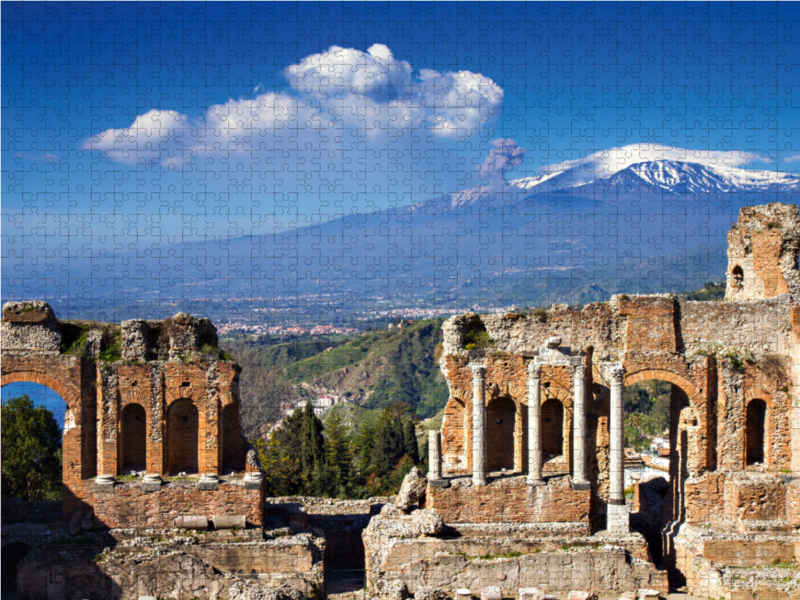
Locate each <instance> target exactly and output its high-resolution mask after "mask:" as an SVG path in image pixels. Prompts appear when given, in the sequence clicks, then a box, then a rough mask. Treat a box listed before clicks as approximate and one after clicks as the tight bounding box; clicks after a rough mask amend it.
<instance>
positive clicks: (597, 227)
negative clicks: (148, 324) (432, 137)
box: [3, 155, 800, 310]
mask: <svg viewBox="0 0 800 600" xmlns="http://www.w3.org/2000/svg"><path fill="white" fill-rule="evenodd" d="M602 158H603V160H602V162H601V160H599V159H596V160H592V157H589V158H588V159H584V160H582V161H576V163H574V164H566V165H565V166H564V167H563V168H557V169H548V170H547V171H545V172H543V173H541V174H539V175H537V176H535V177H525V178H521V179H511V180H507V179H506V178H505V173H506V172H507V171H508V170H510V169H506V168H498V169H494V170H487V171H486V172H482V173H481V178H480V179H481V184H480V185H478V186H474V187H472V188H469V189H465V190H462V191H459V192H457V193H454V194H447V195H443V196H439V197H436V198H431V199H430V200H428V201H426V202H423V203H418V204H414V205H409V206H403V207H397V208H390V209H386V210H381V211H378V212H373V213H370V214H354V215H347V216H344V217H340V218H336V219H332V220H331V221H329V222H325V223H320V224H317V225H311V226H306V227H302V228H299V229H294V230H291V231H285V232H281V233H276V234H273V235H266V236H243V237H238V238H232V239H229V240H225V241H213V242H212V241H206V242H202V241H201V242H196V241H190V242H183V243H180V244H173V245H170V246H164V247H161V248H155V249H152V250H147V251H144V252H138V253H133V252H131V253H128V254H127V255H123V258H121V259H120V258H119V255H118V256H117V258H116V259H113V260H112V259H104V258H102V257H99V258H98V257H95V258H93V259H87V258H77V259H71V261H70V264H69V267H68V269H66V270H65V269H64V265H60V266H59V265H58V264H54V265H52V266H51V268H50V269H49V271H50V273H51V274H52V276H53V279H52V282H51V283H49V284H47V285H48V287H50V288H51V290H50V291H51V293H52V291H53V288H58V287H61V288H62V289H63V288H65V287H66V288H67V289H68V290H69V292H70V293H71V294H73V297H74V294H84V295H92V297H93V298H95V299H108V300H112V299H113V300H114V301H119V302H137V301H140V300H151V299H152V300H154V299H161V300H166V299H180V298H231V297H240V298H243V299H246V298H251V297H254V298H272V297H283V298H286V300H285V301H281V302H284V305H285V303H288V304H289V305H291V304H292V303H293V302H294V303H297V302H299V301H300V300H298V296H306V298H305V299H303V300H302V302H311V303H313V302H314V298H315V297H317V298H319V301H320V302H321V303H323V304H327V305H328V307H329V308H331V309H333V307H335V306H338V307H339V308H340V309H343V310H369V307H371V306H375V305H376V303H378V302H389V303H394V304H395V305H404V304H411V303H413V302H417V301H420V302H424V303H429V304H431V305H434V304H435V305H436V306H454V305H457V306H458V307H460V308H467V307H469V306H472V305H473V304H476V303H478V304H480V305H482V306H488V305H491V304H494V305H498V306H499V305H509V304H514V303H516V304H520V305H525V304H527V305H536V304H538V305H541V304H550V303H552V302H567V303H576V302H584V301H588V300H597V299H603V298H606V297H608V295H610V294H611V293H614V292H617V291H622V290H624V291H629V292H642V291H651V292H656V291H667V290H675V291H680V290H688V289H695V288H699V287H702V285H703V283H704V282H705V281H708V280H718V279H720V278H721V277H722V276H723V274H724V270H725V264H726V258H725V243H726V241H725V236H726V234H727V232H728V230H729V228H730V225H731V224H732V223H733V222H734V221H735V219H736V216H737V214H738V211H739V209H740V208H741V207H742V206H745V205H752V204H761V203H768V202H787V203H797V201H798V199H800V177H798V176H796V175H791V174H784V173H776V172H771V171H755V170H749V169H739V168H733V167H727V166H726V167H724V168H723V167H717V166H713V165H708V164H701V163H694V162H689V161H687V160H665V159H662V160H653V161H644V162H635V163H632V164H631V163H630V161H627V162H626V161H618V163H619V164H618V167H612V168H609V166H608V164H609V161H608V160H607V158H608V157H607V155H603V157H602ZM495 162H496V161H495ZM512 168H513V165H512ZM10 268H15V270H16V272H20V269H24V268H25V265H24V263H20V262H19V261H17V263H14V261H12V260H10V259H6V260H5V261H4V274H3V279H4V294H3V295H4V296H5V297H6V298H8V296H9V292H18V291H19V290H20V289H22V288H21V287H20V286H21V285H23V284H22V283H20V282H19V281H18V280H16V279H13V278H10V277H9V276H8V275H7V273H13V272H14V270H10ZM59 277H61V279H59ZM28 284H29V285H30V282H28ZM40 287H41V286H40ZM27 296H28V297H33V296H37V294H36V293H35V292H28V293H27ZM37 297H42V295H41V294H40V295H38V296H37ZM266 305H267V306H269V302H267V304H266ZM279 305H280V302H278V303H277V304H274V306H276V307H277V306H279ZM359 307H361V308H359Z"/></svg>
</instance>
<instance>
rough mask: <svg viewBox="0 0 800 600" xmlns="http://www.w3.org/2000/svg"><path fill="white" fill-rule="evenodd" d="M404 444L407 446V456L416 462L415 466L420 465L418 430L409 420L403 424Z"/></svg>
mask: <svg viewBox="0 0 800 600" xmlns="http://www.w3.org/2000/svg"><path fill="white" fill-rule="evenodd" d="M403 444H404V445H405V450H406V454H408V456H409V457H410V458H411V460H413V461H414V464H415V465H418V464H419V446H418V445H417V428H416V427H415V426H414V421H412V420H411V419H407V420H406V421H405V422H404V424H403Z"/></svg>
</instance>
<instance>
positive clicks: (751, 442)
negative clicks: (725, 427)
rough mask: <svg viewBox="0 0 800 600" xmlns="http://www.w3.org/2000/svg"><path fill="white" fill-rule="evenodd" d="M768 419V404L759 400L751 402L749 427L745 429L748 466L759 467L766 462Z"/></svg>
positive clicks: (748, 414)
mask: <svg viewBox="0 0 800 600" xmlns="http://www.w3.org/2000/svg"><path fill="white" fill-rule="evenodd" d="M766 418H767V403H766V402H764V401H763V400H759V399H756V400H751V401H750V403H749V404H748V405H747V426H746V428H745V442H746V445H747V456H746V461H747V464H748V465H759V464H764V462H766V461H765V453H764V441H765V435H764V429H765V423H766Z"/></svg>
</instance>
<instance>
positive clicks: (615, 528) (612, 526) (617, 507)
mask: <svg viewBox="0 0 800 600" xmlns="http://www.w3.org/2000/svg"><path fill="white" fill-rule="evenodd" d="M606 511H607V512H606V530H608V532H609V533H613V534H615V535H627V534H629V533H630V532H631V525H630V515H629V514H628V506H627V505H625V504H611V503H609V504H608V506H607V508H606Z"/></svg>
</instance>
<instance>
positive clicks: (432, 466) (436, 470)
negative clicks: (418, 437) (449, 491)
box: [428, 431, 442, 481]
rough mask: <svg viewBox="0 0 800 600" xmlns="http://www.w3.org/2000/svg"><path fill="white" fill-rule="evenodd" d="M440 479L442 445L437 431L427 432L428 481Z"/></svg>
mask: <svg viewBox="0 0 800 600" xmlns="http://www.w3.org/2000/svg"><path fill="white" fill-rule="evenodd" d="M441 478H442V445H441V437H440V435H439V432H438V431H429V432H428V481H438V480H440V479H441Z"/></svg>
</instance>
